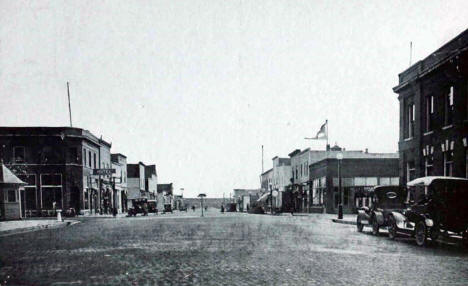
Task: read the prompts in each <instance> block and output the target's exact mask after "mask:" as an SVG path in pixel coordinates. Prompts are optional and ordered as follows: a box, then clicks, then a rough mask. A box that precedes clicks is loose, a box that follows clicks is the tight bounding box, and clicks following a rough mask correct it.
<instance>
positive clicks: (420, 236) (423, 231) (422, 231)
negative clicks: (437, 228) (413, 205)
mask: <svg viewBox="0 0 468 286" xmlns="http://www.w3.org/2000/svg"><path fill="white" fill-rule="evenodd" d="M414 238H415V240H416V244H417V245H419V246H425V245H426V242H427V228H426V224H424V221H420V222H418V223H417V224H416V227H415V229H414Z"/></svg>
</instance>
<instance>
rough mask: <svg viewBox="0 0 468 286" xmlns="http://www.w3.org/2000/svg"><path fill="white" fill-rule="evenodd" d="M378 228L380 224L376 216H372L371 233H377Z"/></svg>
mask: <svg viewBox="0 0 468 286" xmlns="http://www.w3.org/2000/svg"><path fill="white" fill-rule="evenodd" d="M379 228H380V226H379V223H378V221H377V218H376V217H374V218H373V219H372V234H373V235H378V234H379Z"/></svg>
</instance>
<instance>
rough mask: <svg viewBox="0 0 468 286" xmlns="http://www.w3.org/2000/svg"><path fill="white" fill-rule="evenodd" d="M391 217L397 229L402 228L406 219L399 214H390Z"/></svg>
mask: <svg viewBox="0 0 468 286" xmlns="http://www.w3.org/2000/svg"><path fill="white" fill-rule="evenodd" d="M391 215H392V216H393V218H394V219H395V222H396V224H397V227H398V228H404V227H405V222H406V220H407V218H406V217H405V216H404V215H403V214H402V213H399V212H392V213H391Z"/></svg>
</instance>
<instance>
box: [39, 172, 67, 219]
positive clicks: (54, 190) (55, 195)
mask: <svg viewBox="0 0 468 286" xmlns="http://www.w3.org/2000/svg"><path fill="white" fill-rule="evenodd" d="M41 203H42V209H46V210H52V209H54V208H55V209H62V175H61V174H41Z"/></svg>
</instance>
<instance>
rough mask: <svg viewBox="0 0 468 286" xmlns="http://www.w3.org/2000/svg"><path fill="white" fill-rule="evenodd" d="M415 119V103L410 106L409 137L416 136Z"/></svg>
mask: <svg viewBox="0 0 468 286" xmlns="http://www.w3.org/2000/svg"><path fill="white" fill-rule="evenodd" d="M414 121H415V105H414V104H410V105H409V106H408V138H412V137H413V136H414Z"/></svg>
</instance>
